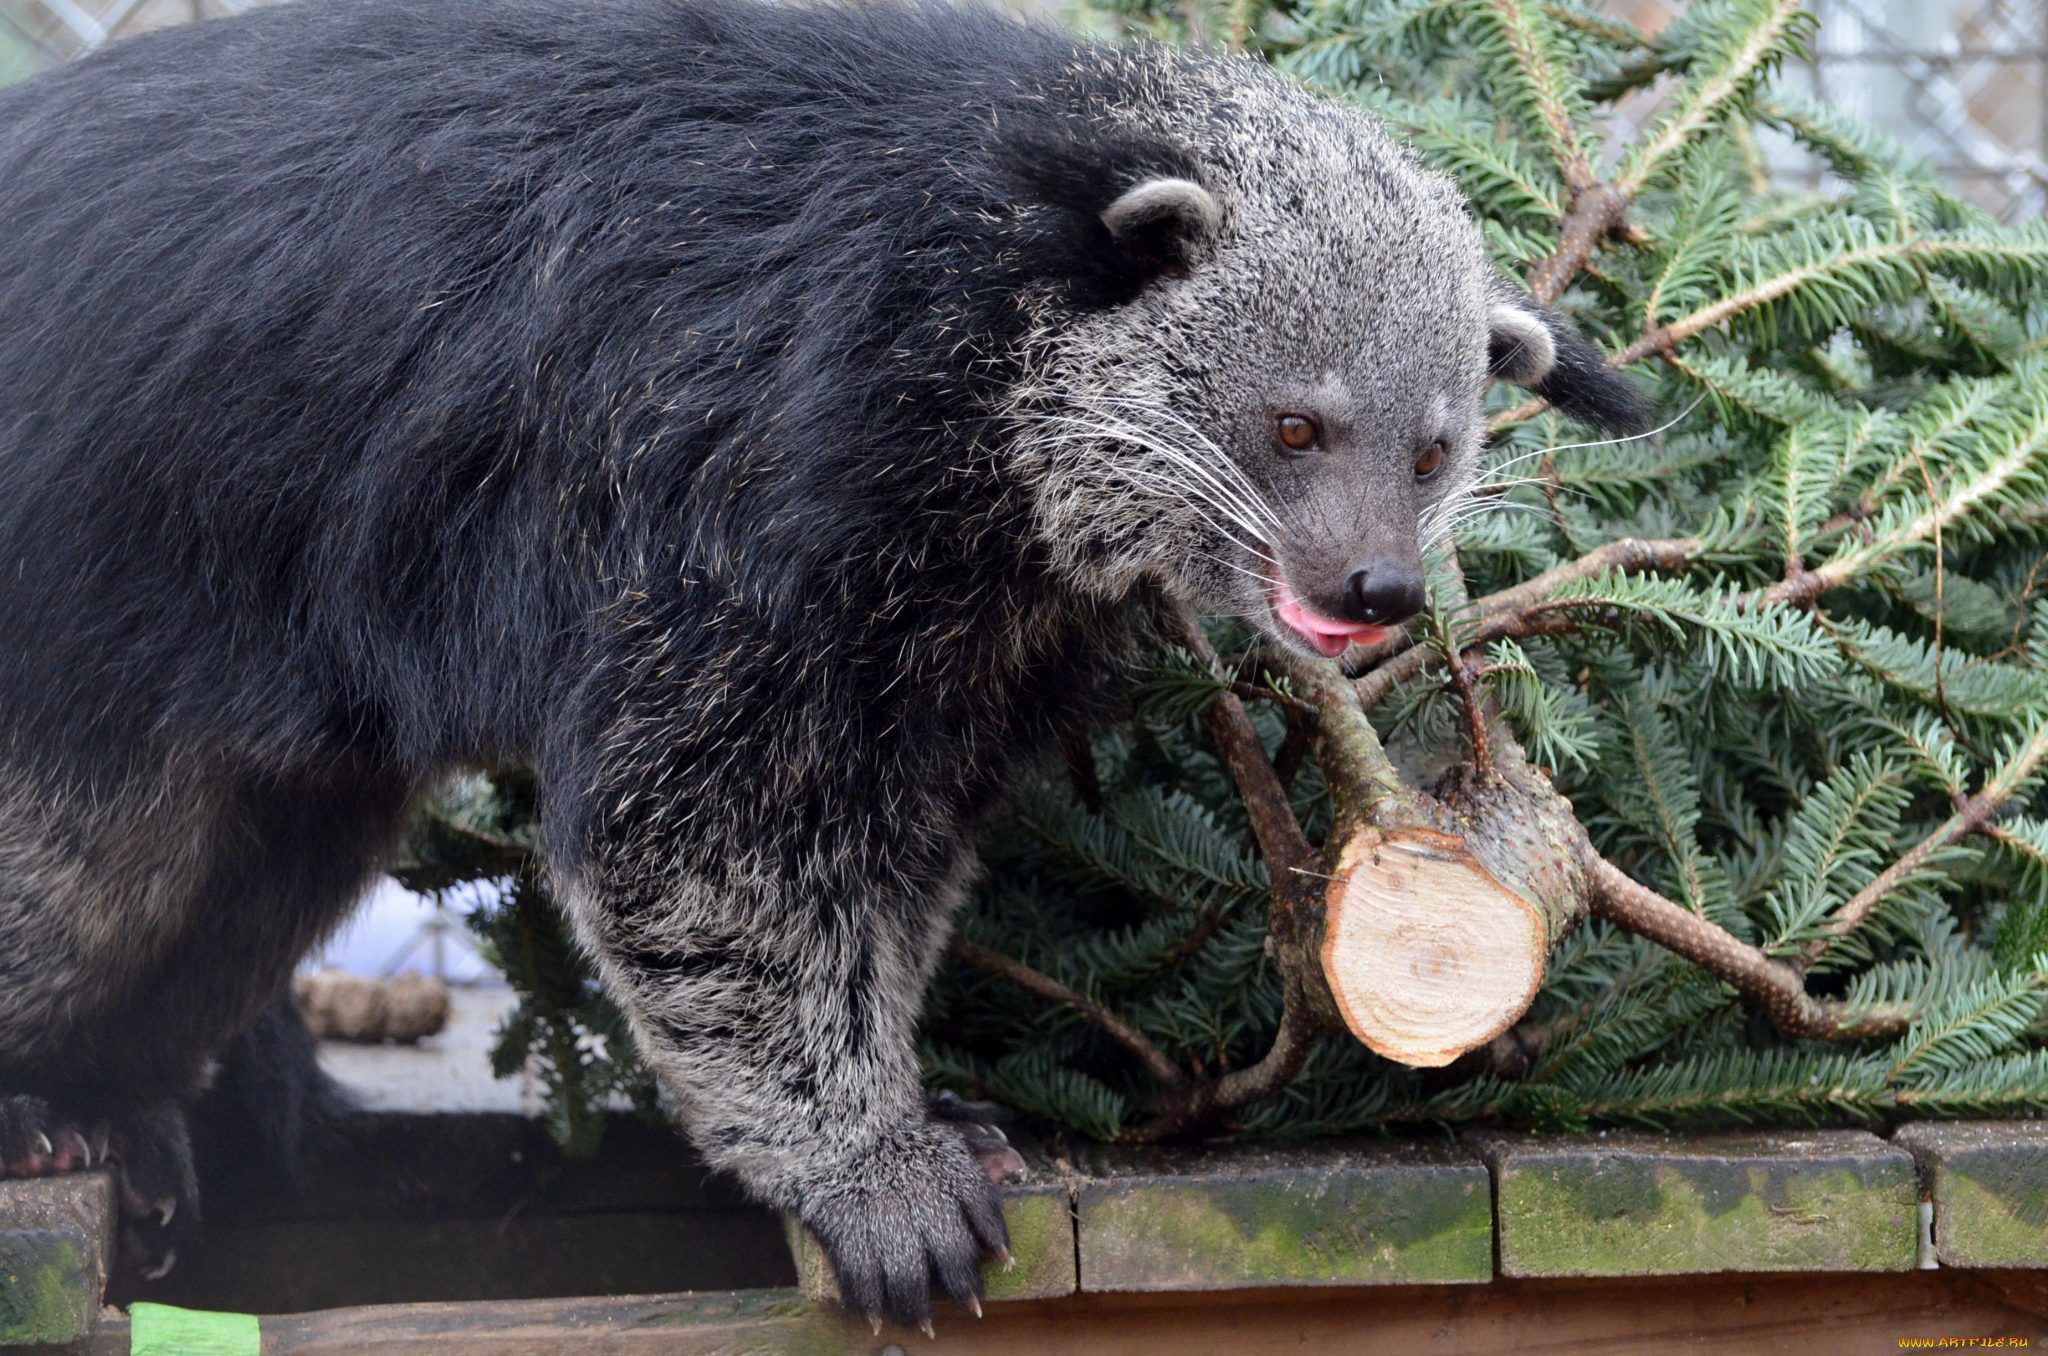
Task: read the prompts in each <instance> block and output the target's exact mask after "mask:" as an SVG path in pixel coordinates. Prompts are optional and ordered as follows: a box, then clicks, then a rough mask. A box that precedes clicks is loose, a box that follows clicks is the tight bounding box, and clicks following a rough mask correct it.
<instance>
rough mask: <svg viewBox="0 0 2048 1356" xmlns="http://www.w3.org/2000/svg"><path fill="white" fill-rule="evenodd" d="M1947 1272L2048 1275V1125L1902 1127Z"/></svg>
mask: <svg viewBox="0 0 2048 1356" xmlns="http://www.w3.org/2000/svg"><path fill="white" fill-rule="evenodd" d="M1892 1142H1893V1143H1894V1144H1897V1145H1898V1146H1899V1147H1901V1148H1903V1149H1905V1150H1907V1151H1908V1152H1909V1153H1911V1154H1912V1155H1913V1159H1914V1161H1915V1162H1916V1163H1917V1164H1918V1165H1919V1168H1920V1180H1921V1184H1922V1186H1923V1188H1924V1189H1925V1191H1926V1193H1927V1195H1928V1197H1929V1199H1931V1200H1932V1201H1933V1202H1934V1255H1935V1257H1936V1258H1937V1259H1938V1260H1939V1261H1940V1262H1941V1264H1942V1265H1943V1266H1947V1267H2048V1121H1964V1122H1958V1123H1955V1124H1949V1125H1935V1124H1931V1123H1929V1124H1918V1125H1907V1126H1902V1127H1901V1128H1900V1129H1899V1130H1898V1132H1897V1133H1896V1134H1894V1135H1893V1136H1892Z"/></svg>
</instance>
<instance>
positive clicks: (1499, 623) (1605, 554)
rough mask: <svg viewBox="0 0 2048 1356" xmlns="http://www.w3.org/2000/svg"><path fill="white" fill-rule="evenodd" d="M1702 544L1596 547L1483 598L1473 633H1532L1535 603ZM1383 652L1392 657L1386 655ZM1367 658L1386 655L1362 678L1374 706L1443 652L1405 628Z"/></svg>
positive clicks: (1672, 564) (1673, 561)
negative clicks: (1426, 646) (1423, 643)
mask: <svg viewBox="0 0 2048 1356" xmlns="http://www.w3.org/2000/svg"><path fill="white" fill-rule="evenodd" d="M1702 546H1703V543H1702V542H1701V541H1700V540H1699V539H1698V538H1696V537H1681V538H1665V539H1657V540H1642V539H1639V538H1636V537H1624V538H1622V539H1621V540H1619V541H1611V542H1608V543H1606V544H1605V545H1603V546H1599V547H1595V548H1594V549H1593V550H1591V551H1588V552H1587V553H1586V554H1585V555H1583V556H1580V557H1579V558H1578V559H1576V560H1573V561H1571V562H1569V563H1567V564H1564V565H1559V566H1557V567H1556V568H1554V569H1550V570H1546V571H1544V572H1543V573H1542V574H1539V575H1537V576H1535V577H1534V578H1532V579H1528V580H1524V581H1523V582H1522V583H1520V584H1516V585H1515V586H1514V587H1512V588H1507V589H1502V590H1501V591H1500V592H1498V593H1493V594H1488V595H1487V596H1486V597H1483V598H1481V599H1479V600H1478V602H1477V603H1476V604H1475V605H1474V607H1475V609H1476V610H1477V611H1478V613H1479V624H1478V626H1477V627H1476V628H1475V629H1474V631H1473V633H1472V638H1471V643H1473V644H1485V643H1486V642H1489V641H1495V640H1507V639H1513V638H1516V637H1518V636H1521V635H1527V634H1530V633H1531V631H1530V628H1531V626H1532V625H1533V619H1534V613H1533V611H1532V609H1534V608H1536V607H1537V606H1538V605H1540V604H1541V603H1543V602H1544V601H1545V600H1547V599H1549V598H1550V597H1551V596H1552V595H1553V594H1555V593H1557V592H1559V591H1560V590H1562V589H1565V588H1568V587H1570V586H1572V585H1575V584H1578V583H1581V582H1583V581H1585V580H1588V579H1592V578H1595V577H1598V576H1600V575H1603V574H1607V573H1609V572H1612V573H1615V574H1642V573H1647V572H1651V571H1672V570H1682V569H1684V568H1685V567H1686V565H1687V564H1688V563H1690V562H1691V561H1692V559H1693V558H1694V557H1695V556H1696V555H1697V554H1698V553H1699V551H1700V550H1701V548H1702ZM1382 656H1387V657H1386V658H1385V659H1384V660H1382V658H1381V657H1382ZM1364 658H1365V662H1367V663H1373V662H1374V661H1380V662H1378V664H1377V667H1374V668H1372V669H1370V670H1369V671H1368V672H1366V673H1365V674H1364V675H1363V676H1362V677H1360V678H1359V679H1358V682H1357V688H1358V699H1359V702H1360V704H1361V705H1363V706H1364V707H1365V709H1366V710H1368V711H1369V710H1371V709H1372V708H1373V707H1375V706H1377V705H1379V703H1380V702H1381V701H1383V700H1385V698H1386V697H1387V696H1388V695H1389V694H1390V693H1392V692H1393V691H1394V689H1395V688H1397V687H1399V686H1400V685H1401V684H1403V683H1406V682H1411V681H1413V680H1414V679H1416V678H1419V677H1421V676H1422V674H1423V673H1425V672H1426V671H1427V670H1428V669H1429V667H1430V665H1431V663H1432V662H1433V661H1435V660H1436V659H1437V656H1435V655H1433V654H1432V653H1431V652H1430V651H1428V650H1426V649H1423V648H1421V647H1417V646H1416V645H1415V643H1414V640H1413V639H1412V638H1411V637H1410V636H1409V635H1408V633H1407V631H1406V630H1405V629H1403V630H1400V631H1397V632H1396V633H1395V634H1394V635H1392V636H1389V637H1388V638H1387V639H1386V640H1383V641H1381V642H1379V644H1377V645H1375V646H1372V647H1371V648H1369V649H1368V650H1366V652H1365V656H1364Z"/></svg>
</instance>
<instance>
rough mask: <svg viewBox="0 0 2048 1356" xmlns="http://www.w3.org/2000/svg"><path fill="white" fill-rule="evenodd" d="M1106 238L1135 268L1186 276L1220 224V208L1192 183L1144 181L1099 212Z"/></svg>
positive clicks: (1184, 181)
mask: <svg viewBox="0 0 2048 1356" xmlns="http://www.w3.org/2000/svg"><path fill="white" fill-rule="evenodd" d="M1102 224H1103V226H1105V227H1106V228H1108V230H1109V234H1110V236H1111V237H1112V238H1113V239H1114V240H1115V241H1116V243H1117V244H1118V245H1119V246H1121V247H1122V248H1123V249H1124V250H1125V251H1126V252H1127V253H1129V254H1130V255H1131V256H1132V258H1133V259H1134V260H1136V261H1137V262H1138V263H1139V264H1141V265H1144V266H1147V267H1150V268H1152V269H1155V270H1157V271H1160V272H1172V273H1184V272H1186V271H1187V270H1188V268H1189V267H1190V266H1192V265H1193V263H1194V261H1195V259H1196V257H1197V256H1198V255H1199V254H1200V253H1201V251H1202V250H1203V248H1204V247H1206V246H1207V244H1208V243H1209V241H1210V240H1211V239H1213V238H1214V237H1215V235H1216V232H1217V230H1218V229H1219V228H1220V227H1221V226H1222V225H1223V209H1222V207H1221V206H1219V205H1218V204H1217V202H1216V199H1215V197H1214V196H1213V195H1212V194H1211V193H1210V192H1209V190H1208V189H1206V188H1203V187H1202V186H1201V185H1200V184H1198V183H1196V182H1195V181H1194V180H1192V179H1181V178H1174V177H1161V178H1156V179H1147V180H1145V182H1143V183H1141V184H1139V185H1137V186H1136V187H1134V188H1130V189H1126V190H1125V191H1124V193H1123V194H1122V196H1120V197H1119V198H1117V200H1116V201H1115V202H1112V203H1111V204H1110V205H1109V206H1107V207H1105V208H1103V209H1102Z"/></svg>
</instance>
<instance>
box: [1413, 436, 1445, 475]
mask: <svg viewBox="0 0 2048 1356" xmlns="http://www.w3.org/2000/svg"><path fill="white" fill-rule="evenodd" d="M1443 464H1444V440H1443V439H1441V438H1438V439H1437V440H1436V441H1435V442H1433V443H1431V444H1430V445H1429V446H1428V447H1425V448H1423V449H1422V452H1421V455H1419V456H1417V457H1416V458H1415V478H1416V479H1417V480H1427V479H1429V478H1430V477H1431V476H1433V475H1435V474H1436V468H1437V467H1439V466H1441V465H1443Z"/></svg>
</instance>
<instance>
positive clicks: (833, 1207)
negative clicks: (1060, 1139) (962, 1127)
mask: <svg viewBox="0 0 2048 1356" xmlns="http://www.w3.org/2000/svg"><path fill="white" fill-rule="evenodd" d="M797 1213H798V1215H799V1216H800V1217H801V1218H802V1219H803V1222H804V1224H805V1225H806V1226H808V1227H809V1228H810V1231H811V1232H812V1233H813V1234H815V1235H816V1236H817V1239H818V1242H819V1243H820V1244H821V1245H822V1246H823V1247H824V1249H825V1254H826V1256H827V1257H829V1258H831V1260H832V1269H833V1271H834V1272H835V1273H836V1274H837V1275H838V1278H839V1295H840V1301H841V1303H843V1304H844V1305H845V1306H846V1307H847V1308H848V1309H851V1310H853V1311H855V1312H857V1313H863V1314H866V1315H867V1316H868V1318H869V1319H870V1321H872V1322H873V1323H874V1324H875V1325H876V1328H877V1330H878V1331H879V1329H880V1325H881V1315H883V1314H885V1313H886V1314H887V1315H888V1316H889V1317H890V1318H892V1319H894V1320H895V1321H896V1322H898V1323H901V1324H904V1325H905V1326H908V1327H915V1328H921V1329H923V1330H924V1331H925V1332H926V1333H930V1332H931V1327H932V1308H931V1294H932V1285H933V1282H934V1280H936V1282H937V1284H938V1286H939V1288H940V1289H942V1290H944V1291H945V1293H946V1294H947V1295H949V1296H951V1297H952V1299H953V1302H954V1303H955V1304H959V1305H963V1306H965V1307H967V1308H970V1309H972V1310H973V1311H974V1312H975V1313H976V1314H977V1315H978V1314H979V1313H980V1312H981V1261H982V1259H983V1258H984V1257H995V1258H999V1259H1001V1260H1003V1261H1005V1262H1007V1261H1008V1260H1009V1255H1010V1254H1009V1241H1010V1240H1009V1231H1008V1230H1007V1229H1006V1228H1005V1227H1004V1225H1003V1208H1002V1200H1001V1197H1000V1196H999V1195H998V1194H997V1192H996V1189H995V1186H994V1184H993V1183H991V1182H990V1181H989V1179H988V1175H987V1173H985V1172H984V1171H983V1170H982V1168H981V1165H980V1164H979V1163H977V1162H976V1160H975V1158H974V1156H973V1155H972V1154H970V1153H969V1152H968V1148H967V1145H966V1143H965V1141H964V1140H963V1139H962V1138H961V1134H960V1131H959V1129H958V1128H957V1127H955V1126H951V1125H946V1124H942V1123H938V1122H932V1121H925V1122H922V1123H919V1124H915V1125H911V1126H906V1127H905V1128H903V1129H902V1130H899V1131H896V1132H894V1133H892V1134H889V1135H885V1136H883V1138H882V1139H881V1140H880V1141H879V1142H878V1143H877V1144H876V1145H875V1146H874V1147H873V1148H872V1149H870V1150H869V1151H868V1152H867V1153H865V1154H863V1155H862V1156H861V1157H860V1158H858V1159H856V1160H855V1161H854V1162H853V1163H852V1164H850V1165H848V1166H847V1167H845V1168H844V1169H841V1170H839V1171H835V1172H833V1173H832V1174H831V1175H830V1176H828V1177H827V1178H826V1179H825V1180H823V1181H821V1182H820V1183H819V1184H818V1185H817V1186H815V1187H814V1188H812V1189H810V1190H807V1191H805V1192H804V1193H803V1196H802V1199H801V1200H799V1201H798V1203H797Z"/></svg>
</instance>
